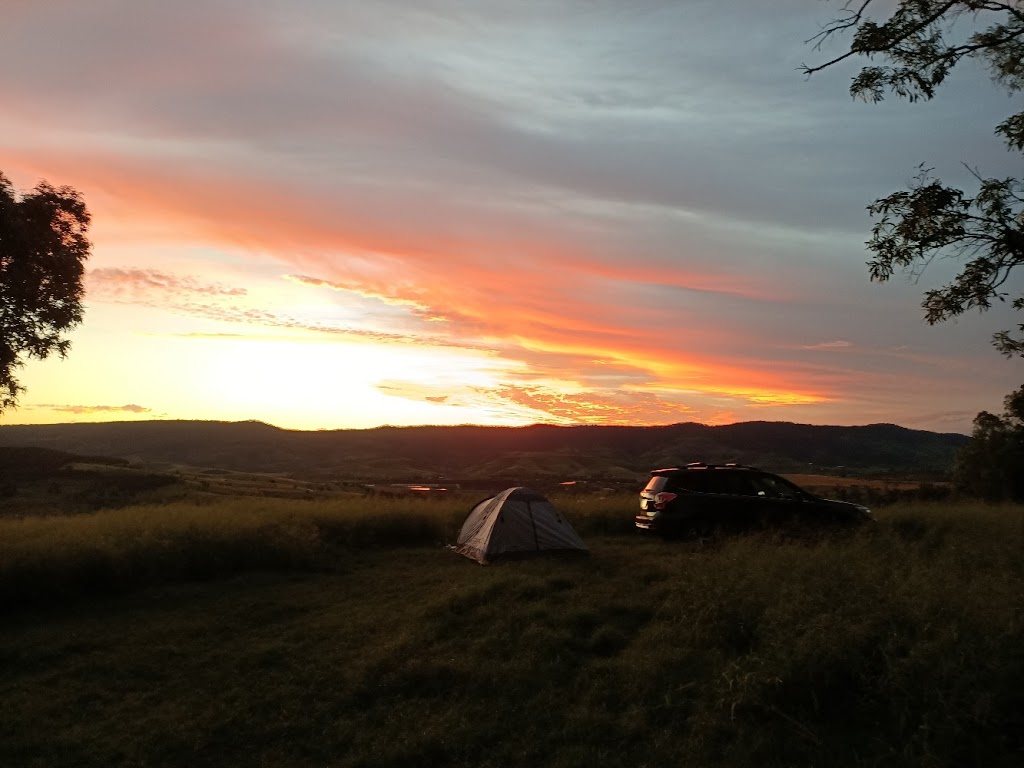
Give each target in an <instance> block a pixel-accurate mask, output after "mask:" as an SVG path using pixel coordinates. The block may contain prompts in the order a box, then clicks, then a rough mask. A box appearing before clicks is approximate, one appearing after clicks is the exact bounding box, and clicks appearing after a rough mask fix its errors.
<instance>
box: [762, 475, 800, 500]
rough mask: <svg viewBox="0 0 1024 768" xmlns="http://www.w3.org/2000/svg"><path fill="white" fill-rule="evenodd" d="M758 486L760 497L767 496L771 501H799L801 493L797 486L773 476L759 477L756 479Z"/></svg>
mask: <svg viewBox="0 0 1024 768" xmlns="http://www.w3.org/2000/svg"><path fill="white" fill-rule="evenodd" d="M754 483H755V484H756V486H757V495H758V496H767V497H768V498H771V499H799V498H800V492H799V491H798V490H797V489H796V487H795V486H792V485H790V484H789V483H787V482H785V481H784V480H781V479H780V478H777V477H772V476H771V475H758V476H757V477H756V478H755V479H754Z"/></svg>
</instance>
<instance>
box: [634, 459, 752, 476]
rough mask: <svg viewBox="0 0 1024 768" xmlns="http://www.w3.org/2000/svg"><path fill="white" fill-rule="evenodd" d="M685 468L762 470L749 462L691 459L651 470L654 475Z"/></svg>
mask: <svg viewBox="0 0 1024 768" xmlns="http://www.w3.org/2000/svg"><path fill="white" fill-rule="evenodd" d="M684 469H752V470H754V471H756V472H760V471H761V470H760V469H758V468H757V467H752V466H750V465H749V464H737V463H736V462H732V461H730V462H727V463H725V464H709V463H708V462H706V461H691V462H689V463H688V464H680V465H679V466H676V467H665V468H664V469H653V470H651V474H652V475H656V474H658V473H659V472H681V471H682V470H684Z"/></svg>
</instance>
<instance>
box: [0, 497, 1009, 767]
mask: <svg viewBox="0 0 1024 768" xmlns="http://www.w3.org/2000/svg"><path fill="white" fill-rule="evenodd" d="M471 501H472V500H471V499H469V500H466V499H463V500H459V499H452V500H447V501H435V500H426V499H405V500H403V499H396V500H388V501H386V502H385V501H378V502H375V503H376V504H377V505H378V506H377V507H376V508H375V509H374V510H373V511H368V510H367V509H366V502H364V501H362V500H358V501H348V502H340V501H338V502H326V501H308V502H299V501H287V500H272V499H246V500H237V499H225V500H222V501H218V502H214V503H206V504H190V505H186V504H173V505H162V506H160V505H154V506H148V507H129V508H124V509H117V510H107V511H101V512H98V513H95V514H92V515H79V516H74V517H50V518H40V519H24V520H0V612H2V613H0V766H4V768H21V767H22V766H25V767H28V766H47V767H48V768H49V767H50V766H75V767H76V768H77V767H79V766H83V767H85V766H104V767H107V766H235V765H237V766H243V765H244V766H282V767H287V766H415V765H465V766H528V765H529V766H533V765H551V766H577V765H587V766H594V765H601V766H633V767H635V766H661V765H668V764H689V765H701V766H706V765H722V766H747V765H750V766H805V765H806V766H822V765H824V766H868V765H871V766H890V765H891V766H903V765H920V766H964V765H979V766H981V765H984V766H1011V765H1012V766H1018V765H1020V764H1022V762H1024V510H1022V509H1021V508H1017V507H983V506H969V505H963V504H961V505H957V506H953V505H946V506H898V507H890V508H887V509H885V510H882V511H881V512H880V513H879V521H878V523H877V524H876V525H874V526H871V527H870V528H867V529H863V530H861V531H858V532H855V533H852V534H845V535H842V536H835V537H820V538H814V539H807V538H793V537H786V536H782V535H774V536H749V537H737V538H733V539H726V540H717V541H711V542H671V543H665V542H661V541H658V540H651V539H647V538H643V537H637V536H634V535H632V531H631V530H630V524H631V518H630V516H631V515H632V512H633V507H634V505H635V498H634V497H633V496H629V497H611V498H598V497H584V496H580V497H573V498H565V499H559V500H558V504H559V506H560V508H562V509H563V511H564V512H565V514H566V516H567V517H568V518H569V519H570V520H571V521H572V522H573V524H574V526H575V527H576V528H577V530H578V531H579V532H580V533H581V534H582V535H583V536H584V538H585V539H586V540H587V542H588V545H589V546H590V549H591V556H590V557H589V558H587V559H584V560H573V561H549V560H536V561H521V562H515V563H509V564H505V565H498V566H492V567H480V566H478V565H475V564H474V563H472V562H470V561H469V560H467V559H465V558H462V557H459V556H457V555H455V554H453V553H452V552H450V551H449V550H447V549H446V548H445V547H444V545H445V544H446V543H450V542H452V541H453V540H454V537H455V533H456V531H457V528H458V526H459V524H460V523H461V520H462V518H463V516H464V514H465V511H466V506H468V503H471Z"/></svg>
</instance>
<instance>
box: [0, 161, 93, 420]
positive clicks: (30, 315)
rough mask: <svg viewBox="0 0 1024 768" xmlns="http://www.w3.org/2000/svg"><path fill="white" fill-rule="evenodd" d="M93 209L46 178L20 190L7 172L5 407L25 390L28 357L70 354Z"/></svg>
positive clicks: (1, 179)
mask: <svg viewBox="0 0 1024 768" xmlns="http://www.w3.org/2000/svg"><path fill="white" fill-rule="evenodd" d="M88 228H89V212H88V211H87V210H86V207H85V203H84V202H83V200H82V198H81V196H80V195H79V194H78V192H76V191H75V190H73V189H71V188H70V187H60V188H59V189H58V188H54V187H52V186H50V185H49V184H47V183H46V182H40V183H39V184H38V185H37V186H36V187H35V189H33V190H32V191H31V192H28V193H26V194H24V195H19V194H18V193H17V192H16V191H15V190H14V188H13V187H12V186H11V182H10V181H9V180H8V179H7V177H6V176H4V175H3V174H2V173H0V412H2V411H3V410H4V409H6V408H11V407H13V406H14V405H16V404H17V399H18V394H19V393H20V392H21V391H22V387H21V386H19V384H18V380H17V378H15V375H14V374H15V371H16V370H17V369H18V368H19V367H21V366H22V365H24V363H25V360H26V359H28V358H37V359H43V358H45V357H48V356H49V355H50V354H51V353H53V352H56V353H57V354H59V355H60V356H61V357H63V356H65V355H66V354H67V352H68V349H69V348H70V346H71V342H70V341H68V340H67V339H66V338H64V337H63V334H64V332H65V331H67V330H69V329H70V328H73V327H74V326H76V325H77V324H78V323H80V322H81V321H82V294H83V285H82V277H83V273H84V270H85V260H86V259H87V258H88V257H89V250H90V248H91V245H90V243H89V240H88V239H87V238H86V232H87V230H88Z"/></svg>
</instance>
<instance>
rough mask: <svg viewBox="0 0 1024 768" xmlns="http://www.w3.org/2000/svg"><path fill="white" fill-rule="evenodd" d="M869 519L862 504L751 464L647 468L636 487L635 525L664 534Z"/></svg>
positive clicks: (841, 523)
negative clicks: (810, 489)
mask: <svg viewBox="0 0 1024 768" xmlns="http://www.w3.org/2000/svg"><path fill="white" fill-rule="evenodd" d="M871 519H872V517H871V511H870V510H869V509H868V508H867V507H862V506H860V505H859V504H850V503H847V502H845V501H832V500H831V499H823V498H820V497H818V496H815V495H814V494H812V493H808V492H807V491H805V490H803V489H802V488H800V487H798V486H796V485H794V484H793V483H791V482H789V481H788V480H785V479H784V478H781V477H779V476H778V475H773V474H771V473H770V472H763V471H762V470H760V469H756V468H755V467H746V466H743V465H741V464H704V463H703V462H696V463H693V464H687V465H685V466H682V467H670V468H668V469H655V470H653V471H652V472H651V480H650V482H648V483H647V486H646V487H645V488H644V489H643V490H642V491H640V514H639V515H637V516H636V527H637V528H639V529H642V530H647V531H653V532H656V533H660V534H662V535H664V536H679V535H696V536H705V535H708V534H710V533H712V532H713V531H716V530H722V531H743V530H758V529H761V528H768V527H788V526H793V525H798V526H805V525H821V524H824V525H832V526H837V525H838V526H852V525H859V524H860V523H864V522H867V521H869V520H871Z"/></svg>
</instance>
